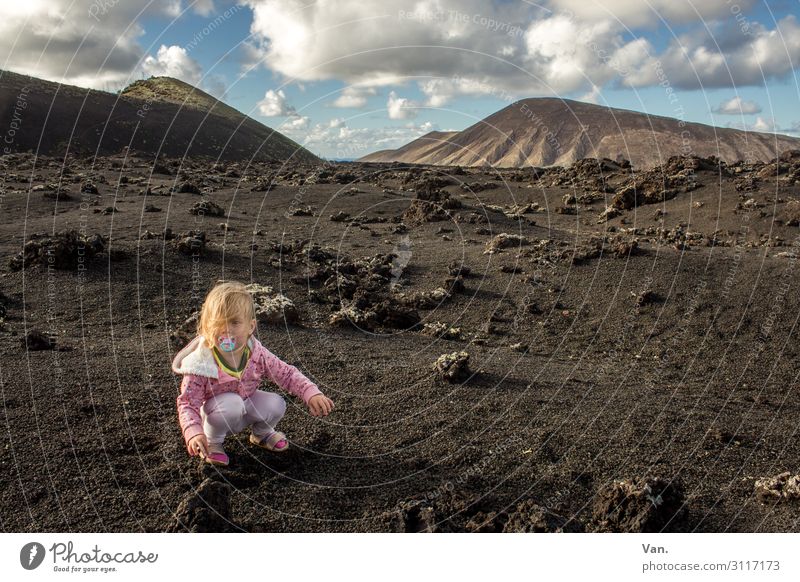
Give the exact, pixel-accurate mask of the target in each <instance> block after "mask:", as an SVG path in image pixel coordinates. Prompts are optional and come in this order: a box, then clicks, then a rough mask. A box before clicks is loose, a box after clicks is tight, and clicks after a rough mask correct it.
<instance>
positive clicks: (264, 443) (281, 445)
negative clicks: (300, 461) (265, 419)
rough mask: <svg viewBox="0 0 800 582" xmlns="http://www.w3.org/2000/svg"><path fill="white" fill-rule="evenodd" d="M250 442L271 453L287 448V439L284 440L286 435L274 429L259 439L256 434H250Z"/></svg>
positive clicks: (280, 451)
mask: <svg viewBox="0 0 800 582" xmlns="http://www.w3.org/2000/svg"><path fill="white" fill-rule="evenodd" d="M250 442H251V443H253V444H254V445H256V446H257V447H261V448H262V449H267V450H268V451H272V452H273V453H282V452H283V451H285V450H286V449H288V448H289V441H287V440H286V435H285V434H283V433H282V432H279V431H275V432H273V433H272V434H270V435H267V436H265V437H262V438H260V439H259V438H258V437H257V436H256V435H254V434H251V435H250Z"/></svg>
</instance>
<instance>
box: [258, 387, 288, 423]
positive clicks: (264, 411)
mask: <svg viewBox="0 0 800 582" xmlns="http://www.w3.org/2000/svg"><path fill="white" fill-rule="evenodd" d="M259 400H260V402H259V403H258V410H259V416H260V417H261V419H262V420H269V419H274V420H278V419H280V418H281V417H283V415H284V414H285V413H286V400H284V399H283V396H281V395H280V394H275V393H274V392H262V393H261V394H260V396H259Z"/></svg>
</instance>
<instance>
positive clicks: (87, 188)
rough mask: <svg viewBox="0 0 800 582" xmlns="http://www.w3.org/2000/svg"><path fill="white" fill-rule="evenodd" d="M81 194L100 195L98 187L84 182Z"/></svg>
mask: <svg viewBox="0 0 800 582" xmlns="http://www.w3.org/2000/svg"><path fill="white" fill-rule="evenodd" d="M81 192H82V193H83V194H98V193H99V192H98V191H97V186H95V185H94V184H93V183H91V182H84V183H83V184H81Z"/></svg>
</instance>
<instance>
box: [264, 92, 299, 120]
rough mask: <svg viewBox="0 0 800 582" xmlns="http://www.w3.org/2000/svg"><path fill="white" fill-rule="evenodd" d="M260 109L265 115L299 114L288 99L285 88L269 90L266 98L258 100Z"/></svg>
mask: <svg viewBox="0 0 800 582" xmlns="http://www.w3.org/2000/svg"><path fill="white" fill-rule="evenodd" d="M257 105H258V111H259V113H261V115H263V116H264V117H283V116H287V115H297V111H295V108H294V107H292V106H291V105H289V103H288V102H287V101H286V94H285V93H284V92H283V89H278V90H277V91H274V90H272V89H270V90H268V91H267V92H266V94H265V95H264V98H263V99H262V100H261V101H259V102H258V104H257Z"/></svg>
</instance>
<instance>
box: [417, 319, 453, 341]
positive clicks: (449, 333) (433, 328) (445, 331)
mask: <svg viewBox="0 0 800 582" xmlns="http://www.w3.org/2000/svg"><path fill="white" fill-rule="evenodd" d="M421 332H422V334H423V335H429V336H432V337H438V338H442V339H446V340H452V341H458V340H463V339H464V337H463V336H462V334H461V328H460V327H450V326H449V325H447V324H446V323H441V322H439V321H437V322H434V323H426V324H425V325H424V326H423V328H422V330H421Z"/></svg>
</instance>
